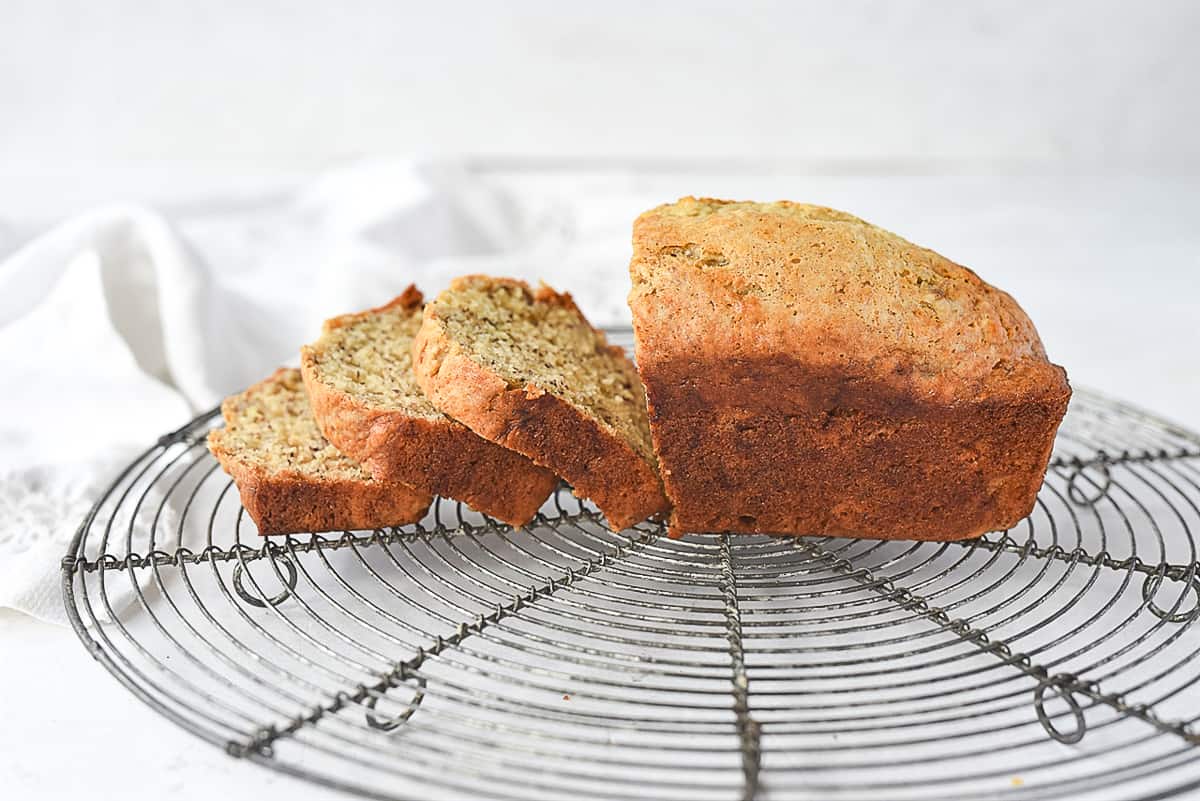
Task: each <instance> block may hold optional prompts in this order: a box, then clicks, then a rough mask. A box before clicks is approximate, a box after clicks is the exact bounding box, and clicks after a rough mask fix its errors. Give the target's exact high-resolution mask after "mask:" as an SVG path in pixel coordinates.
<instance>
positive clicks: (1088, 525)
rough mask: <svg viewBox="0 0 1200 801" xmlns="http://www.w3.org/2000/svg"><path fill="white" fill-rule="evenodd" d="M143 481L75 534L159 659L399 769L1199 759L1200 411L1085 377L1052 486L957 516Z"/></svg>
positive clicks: (720, 785) (1177, 769)
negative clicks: (964, 518)
mask: <svg viewBox="0 0 1200 801" xmlns="http://www.w3.org/2000/svg"><path fill="white" fill-rule="evenodd" d="M218 422H219V417H218V415H217V413H216V411H215V410H214V411H213V412H210V413H208V414H205V415H202V416H201V417H198V418H197V419H196V420H194V421H192V422H191V423H189V424H188V425H186V426H184V427H183V428H181V429H180V430H178V431H175V432H173V433H171V434H168V435H166V436H164V437H162V438H161V439H160V440H159V441H158V442H157V443H156V444H155V445H154V446H153V447H151V448H150V449H149V450H147V451H146V453H145V454H143V455H142V457H141V458H139V459H138V460H137V461H136V462H134V463H133V464H131V465H130V466H129V467H128V468H127V469H126V470H125V471H124V472H123V473H122V474H121V475H120V476H119V477H118V478H117V479H116V480H115V481H114V482H113V484H112V486H111V487H110V488H109V490H108V492H107V493H106V494H105V495H104V497H103V498H102V499H101V500H100V502H99V503H98V504H97V505H96V507H95V508H94V509H93V510H92V512H91V513H90V514H89V515H88V517H87V519H86V520H85V521H84V522H83V525H82V526H81V527H80V529H79V532H78V534H77V535H76V537H75V540H74V542H73V543H72V546H71V550H70V553H69V555H68V556H66V557H65V558H64V560H63V565H62V576H63V593H64V596H65V601H66V606H67V611H68V613H69V615H70V617H71V620H72V623H73V624H74V627H75V630H76V632H77V633H78V634H79V637H80V638H81V639H82V641H83V643H84V644H85V645H86V646H87V648H88V650H89V651H90V652H91V654H92V655H93V656H94V657H95V658H96V659H98V660H99V661H100V662H101V663H102V664H103V665H104V666H105V667H106V668H108V670H109V671H110V672H112V674H113V675H114V676H115V677H116V678H117V679H118V680H119V681H120V682H121V683H122V684H124V685H125V686H126V687H127V688H129V690H130V691H131V692H132V693H133V694H134V695H136V696H137V697H138V698H140V699H141V700H142V701H144V702H145V703H147V704H149V705H150V706H151V707H153V708H154V709H156V710H158V711H159V712H160V713H162V714H163V715H164V716H166V717H167V718H169V719H170V720H172V721H174V722H175V723H176V724H178V725H180V726H182V727H184V728H185V729H187V730H188V731H190V732H192V733H193V734H196V735H197V736H199V737H201V738H203V739H204V740H207V741H209V742H211V743H213V744H216V745H218V746H220V747H222V748H224V749H225V750H226V751H227V752H228V753H229V755H230V756H231V757H235V758H239V759H247V760H252V761H254V762H257V763H259V764H262V765H265V766H268V767H271V768H274V769H276V770H280V771H283V772H286V773H290V774H293V775H296V776H300V777H303V778H305V779H308V780H311V781H314V782H318V783H321V784H323V785H327V786H331V787H336V788H340V789H343V790H349V791H352V792H357V793H360V794H363V795H367V796H372V797H378V798H422V799H424V798H431V797H471V798H478V797H489V798H492V797H494V798H503V799H552V798H553V799H557V798H566V797H571V798H578V799H585V798H596V799H613V798H629V797H636V798H662V799H689V801H690V800H692V799H736V798H742V799H749V798H759V799H887V801H903V799H923V800H927V799H956V800H957V799H968V798H993V797H1006V798H1007V797H1021V798H1121V799H1128V798H1134V797H1137V798H1147V799H1149V798H1163V797H1167V796H1173V795H1176V796H1177V795H1179V794H1184V793H1186V792H1187V791H1188V790H1189V789H1195V788H1200V759H1197V757H1200V748H1198V747H1197V746H1198V745H1200V726H1198V724H1197V721H1198V719H1200V686H1198V684H1200V659H1198V658H1197V656H1198V653H1200V627H1198V626H1197V618H1198V615H1200V579H1198V573H1200V563H1198V561H1197V541H1196V533H1197V532H1200V509H1198V507H1200V437H1197V436H1196V435H1194V434H1191V433H1189V432H1187V431H1184V430H1181V429H1179V428H1177V427H1175V426H1173V425H1170V424H1169V423H1166V422H1164V421H1162V420H1159V419H1157V418H1155V417H1152V416H1151V415H1148V414H1146V413H1144V412H1141V411H1139V410H1137V409H1133V408H1131V407H1129V406H1126V405H1124V404H1121V403H1117V402H1113V401H1111V400H1107V399H1104V398H1102V397H1099V396H1097V395H1095V394H1093V393H1090V392H1086V391H1077V392H1076V395H1075V398H1074V400H1073V401H1072V404H1071V409H1070V412H1069V414H1068V416H1067V419H1066V421H1065V423H1064V425H1063V427H1062V429H1061V430H1060V432H1059V437H1058V441H1057V444H1056V451H1055V455H1054V457H1053V461H1052V463H1051V467H1050V470H1049V472H1048V474H1047V476H1046V482H1045V485H1044V487H1043V489H1042V491H1041V493H1040V496H1039V498H1038V503H1037V507H1036V509H1035V510H1034V512H1033V514H1032V515H1031V516H1030V517H1029V518H1028V519H1027V520H1025V521H1023V522H1022V523H1021V524H1020V525H1018V526H1017V527H1015V528H1013V529H1012V530H1010V531H1007V532H1003V533H996V534H991V535H988V536H985V537H982V538H980V539H975V540H970V541H967V542H959V543H915V542H887V543H884V542H872V541H866V540H853V539H833V538H826V537H806V538H770V537H758V536H725V535H691V536H687V537H685V538H683V539H681V540H671V539H668V538H666V537H665V536H664V533H663V530H662V528H661V527H660V526H659V525H657V524H654V523H645V524H642V525H639V526H636V527H634V528H632V529H629V530H626V531H620V532H614V531H610V530H608V529H607V528H606V527H605V526H604V525H603V522H602V520H601V519H600V518H599V516H598V515H597V514H596V512H595V511H594V509H593V508H592V507H590V506H588V505H587V504H585V503H581V502H579V501H577V500H576V499H574V497H573V496H571V494H570V493H569V491H568V490H567V489H566V488H562V489H560V490H559V491H558V492H557V493H556V494H555V495H554V496H553V498H552V499H551V500H550V501H549V502H548V503H547V505H546V506H545V507H544V508H543V509H542V512H541V513H540V514H539V516H538V517H537V519H536V520H535V522H534V523H533V524H531V525H530V526H528V527H527V528H526V529H523V530H515V531H514V530H512V529H510V528H508V527H506V526H503V525H500V524H497V523H495V522H492V521H489V520H487V519H485V518H482V517H480V516H478V515H476V514H474V513H472V512H470V511H468V510H466V509H465V508H463V507H462V506H460V505H458V504H455V503H453V502H449V501H439V502H438V503H437V504H436V505H435V507H434V509H433V510H431V513H430V516H429V517H428V518H427V519H426V520H425V521H423V522H422V524H420V525H415V526H407V527H404V528H399V529H386V530H377V531H368V532H346V533H343V534H340V535H316V534H313V535H303V536H291V537H286V538H282V539H273V540H271V541H264V540H263V539H261V538H260V537H258V535H257V533H256V532H255V530H254V525H253V523H252V522H251V521H250V519H249V518H248V517H247V516H246V515H245V513H244V510H243V509H242V507H241V505H240V503H239V502H238V498H237V492H236V488H234V487H233V486H232V484H231V482H230V481H229V479H228V478H227V477H226V476H225V474H224V473H222V472H221V470H220V469H219V466H218V465H217V464H216V462H215V461H214V460H213V459H212V458H211V457H210V456H209V455H208V453H207V450H206V449H205V446H204V436H205V434H206V432H207V430H208V429H209V428H210V427H212V426H213V425H215V424H217V423H218Z"/></svg>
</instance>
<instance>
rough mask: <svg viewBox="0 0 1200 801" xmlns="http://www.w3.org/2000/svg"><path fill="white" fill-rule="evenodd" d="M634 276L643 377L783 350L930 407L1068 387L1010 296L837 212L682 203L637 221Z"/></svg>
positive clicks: (785, 205) (782, 204)
mask: <svg viewBox="0 0 1200 801" xmlns="http://www.w3.org/2000/svg"><path fill="white" fill-rule="evenodd" d="M630 275H631V278H632V281H633V289H632V291H631V292H630V295H629V303H630V306H631V308H632V310H633V316H634V326H635V328H636V329H637V333H638V350H637V356H638V360H639V365H640V366H641V369H642V371H643V376H646V375H647V371H649V372H650V373H652V372H653V370H654V367H655V365H660V364H665V363H667V362H679V361H680V360H687V361H692V362H695V361H697V360H700V361H708V360H712V359H734V360H746V361H748V362H752V361H753V360H756V359H771V358H778V357H779V356H780V355H785V356H788V357H791V358H794V359H795V360H797V361H799V362H802V363H804V364H805V365H806V366H808V367H811V368H813V369H822V368H828V369H829V370H831V371H833V372H836V373H841V374H847V375H852V376H858V377H862V378H868V379H871V380H877V381H880V382H882V383H884V384H889V385H892V386H893V387H894V388H895V389H897V390H899V391H902V392H905V393H909V394H912V395H914V396H916V397H919V398H921V399H924V400H930V401H934V402H952V401H956V400H971V399H975V400H978V399H982V398H997V397H998V396H1004V397H1012V396H1019V397H1026V398H1028V397H1030V396H1032V395H1037V396H1043V395H1046V394H1063V393H1069V387H1068V385H1067V381H1066V373H1065V371H1063V369H1062V368H1061V367H1058V366H1057V365H1053V364H1051V363H1050V362H1049V361H1048V360H1047V359H1046V353H1045V350H1044V348H1043V347H1042V342H1041V340H1040V339H1039V338H1038V334H1037V331H1036V330H1035V328H1034V326H1033V323H1032V322H1030V320H1029V318H1028V317H1027V316H1026V314H1025V313H1024V311H1022V309H1021V307H1020V306H1018V305H1017V303H1016V301H1015V300H1013V298H1012V297H1010V296H1009V295H1008V294H1007V293H1005V292H1003V291H1001V290H999V289H996V288H995V287H993V286H991V285H989V284H988V283H986V282H984V281H983V280H982V279H980V278H979V276H977V275H976V274H975V273H974V272H972V271H971V270H969V269H967V268H966V267H963V266H961V265H959V264H956V263H954V262H952V261H950V260H949V259H947V258H945V257H943V256H940V255H939V254H937V253H935V252H933V251H932V250H929V249H927V248H923V247H919V246H917V245H914V244H912V243H911V242H908V241H906V240H905V239H903V238H901V237H899V236H897V235H895V234H893V233H891V232H889V231H885V230H883V229H882V228H879V227H877V226H874V225H871V224H870V223H868V222H865V221H863V220H860V219H859V218H857V217H854V216H853V215H850V214H846V213H844V212H840V211H836V210H834V209H829V208H825V207H822V206H811V205H806V204H802V203H792V202H789V201H779V202H774V203H752V202H733V201H727V200H714V199H710V198H693V197H685V198H682V199H680V200H679V201H677V202H676V203H671V204H667V205H664V206H659V207H658V208H655V209H652V210H650V211H647V212H646V213H644V214H642V215H641V216H640V217H638V219H637V221H636V222H635V223H634V228H633V259H632V261H631V263H630Z"/></svg>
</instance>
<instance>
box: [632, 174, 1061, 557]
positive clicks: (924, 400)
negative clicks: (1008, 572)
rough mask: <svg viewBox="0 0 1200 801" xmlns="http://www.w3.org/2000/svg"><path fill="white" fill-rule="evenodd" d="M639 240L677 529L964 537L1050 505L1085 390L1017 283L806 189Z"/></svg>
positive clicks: (643, 357)
mask: <svg viewBox="0 0 1200 801" xmlns="http://www.w3.org/2000/svg"><path fill="white" fill-rule="evenodd" d="M633 248H634V253H633V260H632V262H631V263H630V274H631V277H632V280H633V288H632V291H631V293H630V296H629V303H630V306H631V309H632V312H633V321H634V330H635V334H636V348H637V361H638V368H639V371H640V373H641V376H642V380H643V382H644V383H645V386H646V392H647V396H648V402H649V407H650V425H651V430H652V432H653V438H654V446H655V451H656V453H657V455H658V459H659V463H660V466H661V469H662V474H663V481H664V484H665V487H666V492H667V495H668V497H669V498H670V500H671V503H672V504H673V506H674V510H673V513H672V516H671V520H670V529H671V532H672V533H673V534H678V533H680V532H684V531H736V532H765V533H782V534H801V535H802V534H827V535H848V536H857V537H869V538H881V539H928V540H950V539H961V538H967V537H973V536H976V535H979V534H982V533H984V532H987V531H991V530H999V529H1005V528H1008V527H1011V526H1013V525H1014V524H1016V523H1017V522H1018V521H1019V520H1021V519H1022V518H1023V517H1025V516H1026V515H1027V514H1029V512H1030V511H1031V509H1032V507H1033V504H1034V500H1035V497H1036V494H1037V491H1038V489H1039V487H1040V486H1041V481H1042V477H1043V475H1044V473H1045V470H1046V465H1047V462H1048V460H1049V456H1050V450H1051V446H1052V444H1053V440H1054V434H1055V431H1056V429H1057V427H1058V424H1059V422H1060V421H1061V420H1062V417H1063V414H1064V412H1065V410H1066V407H1067V402H1068V400H1069V399H1070V395H1071V390H1070V387H1069V385H1068V383H1067V378H1066V373H1065V372H1064V371H1063V369H1062V368H1061V367H1058V366H1056V365H1054V364H1051V363H1050V362H1049V361H1048V360H1047V358H1046V355H1045V351H1044V350H1043V348H1042V343H1041V341H1040V340H1039V339H1038V335H1037V332H1036V330H1035V329H1034V327H1033V324H1032V323H1031V322H1030V321H1029V318H1028V317H1027V316H1026V315H1025V313H1024V312H1023V311H1022V310H1021V308H1020V307H1019V306H1018V305H1017V304H1016V302H1015V301H1014V300H1013V299H1012V298H1011V297H1010V296H1008V295H1007V294H1005V293H1004V292H1002V291H1000V290H998V289H996V288H994V287H992V286H989V285H988V284H987V283H985V282H983V281H982V280H980V279H979V277H978V276H976V275H975V274H974V273H973V272H971V271H970V270H968V269H966V268H965V267H962V266H960V265H958V264H955V263H954V262H952V261H950V260H948V259H946V258H943V257H942V256H939V255H938V254H936V253H934V252H933V251H930V250H927V249H925V248H921V247H918V246H916V245H913V244H911V243H909V242H907V241H905V240H904V239H901V238H900V237H898V236H896V235H894V234H891V233H889V232H887V231H884V230H882V229H880V228H877V227H875V226H873V225H870V224H868V223H866V222H864V221H862V220H860V219H858V218H856V217H853V216H851V215H849V214H844V213H842V212H838V211H834V210H832V209H827V208H822V207H818V206H808V205H802V204H797V203H789V202H779V203H734V202H729V201H721V200H709V199H696V198H684V199H682V200H680V201H678V202H677V203H673V204H670V205H666V206H661V207H659V208H656V209H653V210H651V211H648V212H646V213H645V214H643V215H641V217H639V218H638V219H637V221H636V222H635V223H634V230H633Z"/></svg>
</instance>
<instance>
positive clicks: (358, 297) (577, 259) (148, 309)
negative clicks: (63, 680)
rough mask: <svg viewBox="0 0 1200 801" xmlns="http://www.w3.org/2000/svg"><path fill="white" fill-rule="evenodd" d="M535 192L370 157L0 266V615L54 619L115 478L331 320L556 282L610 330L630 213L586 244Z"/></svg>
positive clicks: (107, 223) (58, 235)
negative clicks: (80, 546)
mask: <svg viewBox="0 0 1200 801" xmlns="http://www.w3.org/2000/svg"><path fill="white" fill-rule="evenodd" d="M541 197H542V199H541V200H540V201H537V202H535V203H532V204H531V203H529V202H528V201H526V202H525V203H524V204H518V203H516V202H515V201H514V200H513V199H512V198H511V197H508V196H506V195H505V194H504V193H502V192H500V191H499V190H496V189H493V188H491V187H490V186H489V185H487V184H486V183H484V182H482V181H481V180H480V179H478V178H473V177H471V176H470V175H468V174H467V173H464V172H463V171H461V170H459V169H456V168H454V167H453V166H448V165H437V164H412V163H407V162H401V163H369V164H363V165H358V166H353V167H348V168H344V169H341V170H338V171H336V172H333V173H330V174H328V175H325V176H323V177H321V178H319V179H318V180H316V181H314V182H313V183H312V184H311V185H309V186H307V187H304V188H302V189H300V190H299V191H297V192H296V193H295V194H294V195H292V196H290V197H286V198H276V199H273V200H268V201H264V202H261V203H251V204H246V203H242V204H240V206H239V207H237V208H234V209H233V210H229V209H228V208H224V209H223V208H222V207H221V206H220V205H219V204H215V205H214V208H215V209H217V210H216V211H214V212H211V213H207V214H206V213H203V212H195V211H193V212H192V213H191V214H189V215H187V216H186V219H173V220H172V221H170V222H168V220H167V219H165V218H164V216H163V215H160V214H158V213H155V212H153V211H150V210H147V209H144V208H137V207H119V206H115V207H111V208H104V209H99V210H96V211H94V212H91V213H88V214H85V215H83V216H81V217H79V218H77V219H74V220H70V221H68V222H66V223H63V224H61V225H59V226H58V227H56V228H54V229H53V230H51V231H49V232H48V233H46V234H44V235H43V236H41V237H40V238H38V239H36V240H35V241H33V242H32V243H30V244H29V245H27V246H26V247H24V248H23V249H21V250H20V251H18V252H17V253H15V254H13V255H12V256H10V257H9V258H8V259H6V260H5V261H4V262H3V263H0V375H3V382H2V383H3V389H2V391H0V607H11V608H15V609H19V610H22V611H24V612H27V613H29V614H31V615H34V616H36V617H38V618H41V619H45V620H49V621H58V622H62V621H64V620H65V617H64V615H63V612H62V609H61V600H60V597H59V576H58V567H59V562H60V560H61V558H62V556H63V554H64V553H65V551H66V547H67V544H68V542H69V541H70V538H71V536H72V534H73V533H74V531H75V529H76V528H77V527H78V525H79V523H80V522H81V520H82V519H83V517H84V515H85V514H86V512H87V510H88V508H89V506H90V505H91V504H92V503H93V502H94V501H95V500H96V498H97V497H98V496H99V495H100V494H101V492H102V491H103V488H104V487H105V486H106V485H107V483H108V482H109V481H110V480H111V479H112V477H113V476H114V474H115V473H116V472H117V470H119V468H120V467H121V466H123V465H124V464H126V463H128V462H129V461H130V460H131V459H132V458H134V457H135V456H136V455H137V454H138V453H140V452H141V451H142V450H144V449H145V448H146V447H147V446H149V445H150V444H152V443H153V441H154V440H155V438H156V437H157V436H159V435H160V434H162V433H164V432H166V431H169V430H172V429H174V428H176V427H178V426H179V425H181V424H182V423H184V422H186V421H187V420H188V419H189V418H190V417H192V416H193V415H194V414H196V413H197V412H199V411H201V410H204V409H207V408H210V407H212V406H213V405H215V404H216V403H218V402H219V400H220V398H221V397H222V396H224V395H226V394H228V393H230V392H234V391H237V390H240V389H241V388H244V387H245V386H247V385H249V384H251V383H253V382H254V381H256V380H258V379H259V378H261V377H263V376H265V375H267V374H268V373H269V372H270V371H271V370H272V369H274V368H275V367H276V366H278V365H279V364H283V363H288V362H294V361H295V358H296V353H297V349H298V348H299V346H300V345H301V344H303V343H304V342H307V341H309V340H310V339H312V338H313V337H314V336H315V335H316V333H317V331H318V330H319V327H320V323H321V321H322V320H323V319H325V318H327V317H330V316H333V315H335V314H340V313H343V312H346V311H351V310H355V309H360V308H364V307H367V306H370V305H376V304H379V303H382V302H384V301H386V300H388V299H389V298H391V297H392V296H393V295H395V294H398V293H399V292H400V291H402V290H403V289H404V287H405V286H407V285H408V284H409V283H410V282H415V283H417V284H418V286H420V287H421V288H422V289H423V290H424V291H425V292H426V293H427V294H428V293H432V292H436V291H437V290H438V289H440V288H441V287H443V286H444V285H445V284H446V282H447V281H448V280H449V279H450V278H451V277H453V276H454V275H458V274H462V273H466V272H494V273H500V274H509V275H517V276H519V277H524V278H528V279H531V280H534V279H537V278H539V277H541V276H554V277H555V279H556V282H558V283H560V284H566V285H568V286H572V287H573V288H576V289H579V288H580V287H582V290H583V293H584V294H586V295H587V296H588V297H589V298H590V299H591V306H592V308H591V309H590V311H591V312H592V313H593V316H594V317H595V318H597V321H598V322H601V323H605V322H613V319H612V318H613V317H617V318H618V319H619V318H620V316H621V315H622V314H623V313H624V295H625V290H626V283H625V281H623V280H615V278H614V276H616V274H617V273H618V272H620V273H623V261H622V260H623V259H624V258H627V255H626V251H625V249H626V248H627V247H628V245H627V241H628V240H627V237H628V219H629V216H628V212H626V211H625V210H624V209H623V208H622V209H620V211H619V214H616V215H614V217H613V218H612V219H613V220H614V221H616V220H620V221H621V222H620V225H619V226H618V227H614V228H612V229H610V228H609V226H608V222H607V218H606V220H605V221H604V222H601V223H599V224H598V225H597V227H596V228H595V230H596V232H598V233H599V237H598V239H599V241H601V242H602V243H603V244H600V245H598V246H597V245H596V244H594V242H593V243H592V244H589V243H588V237H583V238H582V240H581V239H580V238H579V237H578V236H577V234H578V233H579V230H578V228H579V223H580V221H579V219H578V218H577V212H576V211H575V210H573V209H571V208H569V207H567V206H565V205H562V204H559V203H557V202H556V201H554V200H552V199H549V200H548V199H547V196H546V195H542V196H541ZM622 205H623V204H622ZM587 224H593V223H587ZM568 249H574V256H572V257H570V259H569V260H570V261H571V262H572V263H573V264H575V265H576V267H577V268H578V269H577V270H573V271H571V272H572V275H571V276H564V274H563V269H562V267H561V265H562V263H563V261H564V259H567V258H568V257H567V254H566V251H567V250H568ZM598 262H603V263H605V264H607V265H608V267H609V268H611V269H609V270H597V269H593V266H594V265H595V264H597V263H598ZM622 277H623V276H622ZM568 278H569V280H568ZM119 602H120V601H119V599H118V603H119Z"/></svg>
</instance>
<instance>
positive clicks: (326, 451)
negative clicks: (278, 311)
mask: <svg viewBox="0 0 1200 801" xmlns="http://www.w3.org/2000/svg"><path fill="white" fill-rule="evenodd" d="M221 413H222V415H223V416H224V418H225V427H224V428H218V429H214V430H213V431H211V432H209V435H208V448H209V450H210V451H211V452H212V453H213V455H214V456H216V457H217V460H218V461H219V462H220V463H221V466H222V467H223V468H225V471H226V472H227V473H229V474H230V475H231V476H232V477H233V479H234V482H235V483H236V484H237V487H238V492H239V494H240V496H241V499H242V505H243V506H244V507H245V508H246V511H247V512H248V513H249V514H250V517H251V518H252V519H253V520H254V522H255V523H256V524H257V526H258V530H259V533H260V534H263V535H270V534H293V533H299V532H305V531H340V530H355V529H373V528H380V527H383V526H400V525H404V524H406V523H413V522H416V521H417V520H420V519H421V518H422V517H424V515H425V512H426V511H427V510H428V508H429V504H430V503H431V502H432V500H433V499H432V497H431V496H430V494H429V493H427V492H420V491H418V490H415V489H413V488H412V487H409V486H406V485H404V484H399V483H392V482H385V481H379V480H376V479H375V478H373V477H372V476H371V474H370V473H368V472H367V471H366V470H364V469H363V467H362V466H361V465H359V464H358V463H357V462H355V461H353V460H352V459H350V458H348V457H346V456H344V455H343V454H341V453H340V452H338V450H337V449H336V448H334V446H333V445H332V444H330V443H329V441H328V440H326V439H325V438H324V437H323V436H322V435H321V431H320V430H319V429H318V428H317V423H316V420H315V419H314V418H313V415H312V411H311V409H310V408H309V404H308V398H307V396H306V395H305V391H304V384H303V381H302V380H301V376H300V371H299V370H295V369H287V368H281V369H280V370H278V371H276V372H275V373H274V374H273V375H272V376H270V377H269V378H267V379H265V380H263V381H261V382H259V383H258V384H255V385H254V386H253V387H251V388H250V389H248V390H246V391H245V392H243V393H241V394H240V395H233V396H231V397H229V398H226V399H225V402H224V403H223V404H222V405H221Z"/></svg>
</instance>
